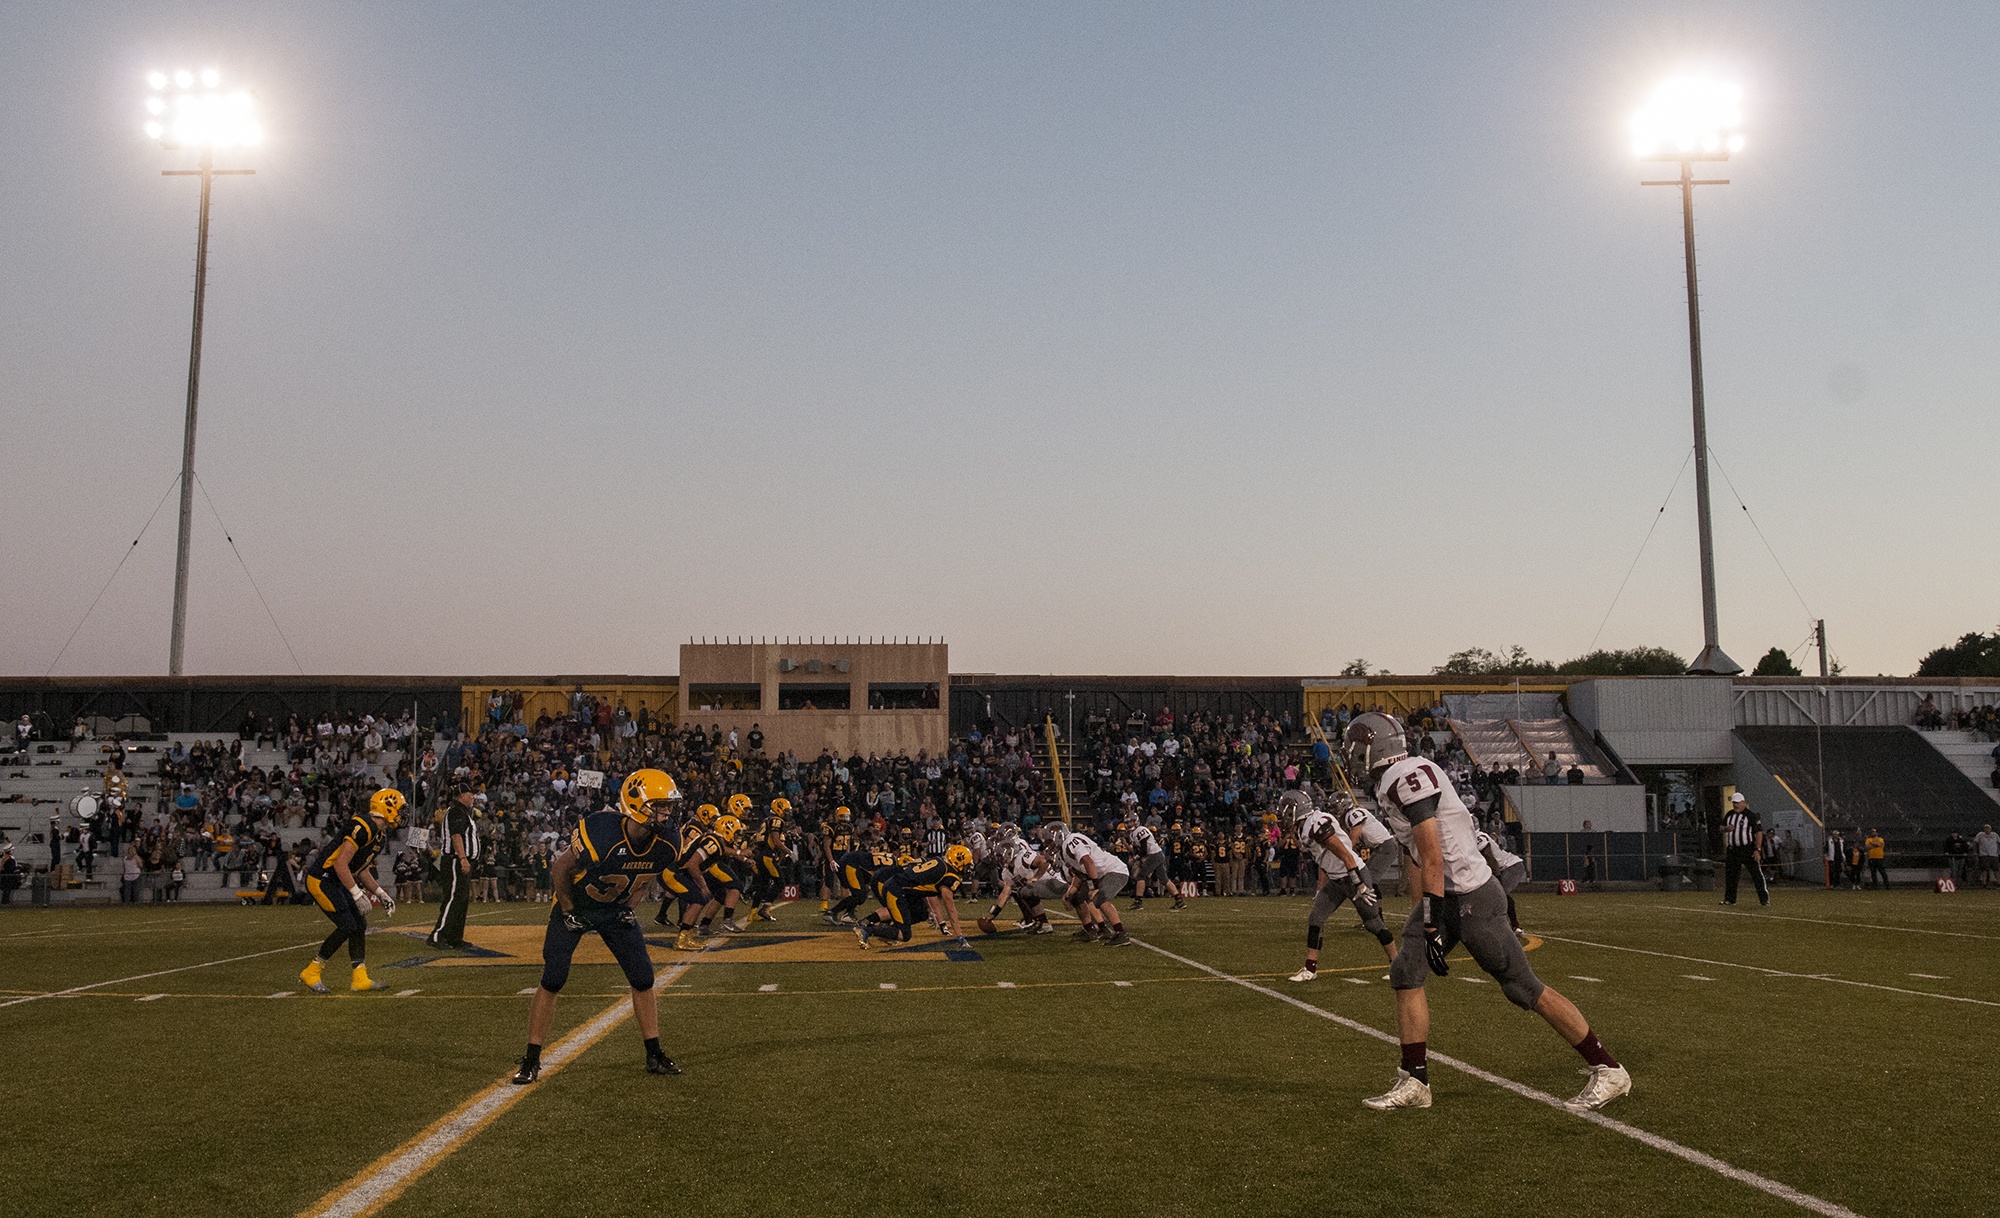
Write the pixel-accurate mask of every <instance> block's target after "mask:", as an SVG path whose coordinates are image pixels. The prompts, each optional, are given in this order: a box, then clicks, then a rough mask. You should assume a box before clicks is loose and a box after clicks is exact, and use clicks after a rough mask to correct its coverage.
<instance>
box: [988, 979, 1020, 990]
mask: <svg viewBox="0 0 2000 1218" xmlns="http://www.w3.org/2000/svg"><path fill="white" fill-rule="evenodd" d="M993 985H994V988H996V989H1002V990H1011V989H1013V988H1015V987H1014V983H1013V982H1011V981H996V982H994V983H993Z"/></svg>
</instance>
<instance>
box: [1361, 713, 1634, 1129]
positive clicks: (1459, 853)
mask: <svg viewBox="0 0 2000 1218" xmlns="http://www.w3.org/2000/svg"><path fill="white" fill-rule="evenodd" d="M1344 752H1345V755H1346V761H1347V765H1348V772H1349V773H1350V774H1351V775H1353V776H1354V779H1355V781H1357V782H1359V781H1361V779H1362V778H1363V777H1364V776H1365V777H1366V779H1367V780H1368V782H1369V784H1370V786H1371V787H1372V788H1373V790H1374V792H1375V802H1376V807H1377V808H1378V809H1379V810H1380V811H1381V813H1382V815H1383V818H1384V819H1385V820H1387V821H1388V823H1389V828H1390V829H1392V830H1393V831H1394V832H1395V834H1396V838H1397V840H1398V841H1400V842H1401V843H1402V844H1403V846H1404V848H1405V850H1406V851H1407V852H1408V858H1407V860H1406V865H1407V866H1409V867H1410V868H1413V869H1414V870H1413V872H1412V874H1413V876H1414V878H1415V879H1417V881H1418V886H1417V904H1416V908H1415V909H1413V910H1411V911H1410V919H1409V921H1408V922H1407V923H1405V924H1404V926H1403V951H1402V952H1401V953H1400V954H1398V955H1397V957H1396V959H1395V961H1394V962H1393V963H1391V964H1390V965H1389V984H1390V985H1391V987H1393V988H1394V989H1395V991H1396V1029H1397V1032H1398V1034H1399V1035H1398V1040H1399V1041H1400V1042H1401V1044H1402V1049H1403V1062H1402V1066H1401V1067H1400V1068H1399V1069H1398V1070H1397V1071H1396V1085H1395V1086H1393V1087H1391V1088H1389V1090H1388V1091H1386V1092H1384V1093H1383V1094H1381V1095H1377V1096H1371V1097H1370V1098H1368V1099H1365V1100H1363V1101H1361V1102H1362V1103H1363V1104H1365V1105H1367V1106H1368V1107H1370V1108H1374V1109H1377V1110H1378V1111H1386V1110H1388V1109H1393V1108H1428V1107H1430V1106H1431V1087H1430V1070H1429V1059H1428V1055H1427V1050H1428V1046H1429V1042H1430V1026H1431V1012H1430V1004H1429V1002H1427V1001H1426V1000H1425V998H1424V982H1425V981H1426V980H1428V979H1429V978H1428V977H1427V975H1426V970H1427V969H1428V971H1429V972H1431V973H1436V974H1437V975H1438V976H1440V977H1442V976H1445V975H1446V974H1448V973H1449V972H1450V971H1451V969H1450V966H1449V965H1448V964H1446V963H1445V956H1446V954H1447V953H1449V952H1450V951H1451V949H1452V947H1453V946H1454V945H1455V944H1458V943H1463V944H1465V947H1466V950H1467V951H1469V952H1471V953H1472V958H1473V960H1474V961H1475V962H1477V963H1478V965H1479V967H1480V968H1482V969H1484V970H1486V972H1487V973H1488V974H1489V975H1491V976H1492V978H1493V979H1494V980H1495V981H1498V982H1499V983H1500V990H1501V992H1502V993H1504V994H1505V995H1506V996H1507V998H1508V1001H1510V1002H1512V1003H1514V1005H1516V1006H1518V1007H1520V1008H1522V1009H1523V1010H1528V1011H1533V1012H1534V1013H1535V1014H1537V1015H1540V1016H1541V1017H1542V1018H1543V1019H1544V1020H1547V1021H1548V1025H1549V1027H1551V1028H1553V1029H1555V1031H1556V1034H1557V1035H1559V1036H1561V1037H1562V1038H1563V1041H1564V1043H1566V1044H1568V1045H1569V1046H1570V1047H1572V1048H1574V1049H1575V1050H1576V1051H1577V1053H1578V1054H1579V1055H1581V1056H1582V1058H1583V1060H1584V1061H1585V1062H1586V1063H1588V1069H1587V1070H1585V1071H1584V1073H1586V1074H1588V1075H1589V1076H1590V1080H1589V1081H1588V1082H1587V1083H1585V1084H1584V1087H1583V1090H1582V1091H1580V1092H1578V1093H1577V1094H1576V1096H1575V1097H1574V1098H1572V1099H1570V1100H1569V1101H1568V1102H1567V1103H1565V1105H1564V1107H1566V1108H1569V1109H1570V1110H1572V1111H1576V1112H1582V1111H1586V1110H1588V1109H1593V1108H1601V1107H1603V1106H1604V1105H1605V1104H1607V1103H1609V1102H1610V1101H1612V1100H1614V1099H1616V1098H1618V1097H1619V1096H1621V1095H1624V1094H1626V1093H1627V1092H1629V1091H1631V1090H1632V1076H1631V1075H1630V1074H1629V1073H1627V1072H1626V1070H1625V1067H1623V1066H1621V1065H1619V1064H1618V1062H1617V1060H1616V1059H1615V1058H1613V1057H1612V1056H1611V1054H1610V1053H1609V1052H1607V1051H1606V1050H1605V1048H1604V1046H1603V1045H1602V1044H1600V1043H1598V1039H1597V1034H1596V1033H1594V1032H1592V1031H1591V1030H1590V1023H1589V1022H1588V1021H1587V1020H1585V1019H1584V1017H1583V1013H1582V1012H1581V1011H1578V1010H1577V1009H1576V1004H1574V1003H1572V1002H1571V1001H1570V1000H1569V999H1567V998H1564V997H1563V996H1562V995H1561V994H1558V993H1556V992H1555V991H1554V990H1553V989H1550V988H1549V987H1548V986H1547V985H1545V984H1543V982H1542V980H1541V978H1539V977H1537V976H1535V970H1534V969H1533V968H1531V967H1529V965H1528V957H1527V955H1526V953H1524V952H1523V951H1522V950H1521V943H1520V941H1519V940H1518V939H1516V938H1515V937H1514V932H1513V929H1512V928H1511V927H1509V926H1508V925H1507V894H1506V891H1505V890H1504V889H1503V888H1502V887H1501V886H1500V881H1499V880H1498V879H1496V878H1495V877H1494V875H1493V870H1492V868H1491V867H1489V866H1488V865H1487V862H1486V858H1485V855H1484V854H1483V853H1482V852H1481V851H1480V848H1479V830H1478V827H1477V826H1476V825H1475V824H1474V823H1473V820H1472V814H1471V812H1469V811H1467V810H1466V807H1465V804H1464V802H1463V801H1462V800H1460V799H1459V797H1458V792H1456V791H1455V790H1453V789H1452V785H1451V780H1450V779H1449V778H1447V777H1446V776H1445V775H1444V773H1443V771H1441V770H1439V769H1438V767H1437V765H1436V763H1434V762H1431V761H1427V760H1425V759H1423V758H1421V757H1412V756H1410V755H1409V747H1408V745H1407V744H1406V743H1405V739H1404V735H1403V725H1402V724H1400V723H1398V722H1396V720H1394V719H1392V718H1390V717H1389V716H1387V715H1384V714H1381V713H1379V712H1374V711H1371V712H1369V713H1367V714H1364V715H1357V716H1356V717H1355V718H1354V719H1353V721H1352V722H1350V723H1349V724H1348V725H1347V733H1346V747H1345V749H1344Z"/></svg>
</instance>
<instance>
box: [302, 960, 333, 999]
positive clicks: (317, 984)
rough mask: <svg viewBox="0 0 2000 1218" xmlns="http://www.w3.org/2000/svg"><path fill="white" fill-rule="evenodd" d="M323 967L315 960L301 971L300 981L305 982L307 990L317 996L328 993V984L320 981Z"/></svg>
mask: <svg viewBox="0 0 2000 1218" xmlns="http://www.w3.org/2000/svg"><path fill="white" fill-rule="evenodd" d="M323 967H324V966H323V965H321V964H320V962H319V961H317V960H315V961H313V962H312V963H311V964H308V965H306V966H305V967H304V968H302V969H300V970H299V980H300V981H303V982H305V983H306V988H307V989H309V990H311V991H312V992H313V993H315V994H324V993H326V992H327V991H326V982H324V981H322V980H321V979H320V971H321V969H322V968H323Z"/></svg>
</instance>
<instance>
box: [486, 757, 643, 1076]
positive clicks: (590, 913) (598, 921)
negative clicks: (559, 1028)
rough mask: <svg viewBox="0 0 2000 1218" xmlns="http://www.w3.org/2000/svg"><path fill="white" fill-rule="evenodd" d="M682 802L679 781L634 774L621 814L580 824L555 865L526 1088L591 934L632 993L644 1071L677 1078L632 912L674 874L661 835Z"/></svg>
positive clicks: (525, 1059) (532, 1008)
mask: <svg viewBox="0 0 2000 1218" xmlns="http://www.w3.org/2000/svg"><path fill="white" fill-rule="evenodd" d="M679 798H680V791H679V790H678V789H677V788H676V787H675V786H674V780H673V779H671V778H669V777H667V775H666V774H664V773H662V772H661V771H659V770H634V771H633V772H632V775H631V776H630V777H629V778H627V779H626V780H625V783H624V785H623V786H621V787H620V788H619V789H618V806H619V810H618V811H616V812H611V811H604V812H593V813H591V814H590V815H589V816H586V817H584V818H583V820H582V821H581V822H579V823H578V825H577V827H576V832H575V833H573V834H571V835H570V841H569V845H567V846H565V847H563V850H562V853H560V854H558V855H557V856H556V859H555V862H554V863H553V864H551V866H550V869H549V870H550V874H551V876H552V877H553V880H554V884H555V902H554V904H553V906H552V907H551V908H550V910H549V928H548V931H547V933H545V934H544V935H543V937H542V983H541V986H540V988H538V989H537V990H536V991H535V997H534V999H533V1001H532V1002H531V1003H530V1005H529V1007H528V1048H527V1052H525V1053H523V1054H522V1055H521V1068H520V1070H519V1071H517V1072H516V1073H515V1075H514V1082H515V1083H516V1084H517V1085H523V1086H525V1085H526V1084H528V1083H532V1082H534V1081H535V1080H536V1079H537V1078H540V1077H541V1073H542V1045H543V1044H545V1043H546V1042H547V1040H548V1036H549V1026H550V1024H552V1023H553V1022H554V1021H555V1016H556V995H557V994H559V993H561V992H562V988H563V986H564V985H565V984H566V983H568V981H569V962H570V957H571V956H573V955H574V954H575V953H576V945H577V944H578V943H581V942H582V941H583V937H584V936H585V935H587V934H591V933H593V932H594V933H595V934H596V935H597V937H598V938H600V939H602V940H603V941H604V946H606V947H608V948H610V949H611V955H612V958H613V959H615V960H617V961H618V967H619V968H621V969H623V970H624V971H625V981H626V984H628V985H630V986H631V987H632V1014H633V1015H634V1016H636V1017H637V1018H638V1021H639V1034H640V1035H641V1036H643V1037H645V1039H646V1073H648V1074H679V1073H680V1072H681V1069H680V1067H679V1066H676V1065H675V1064H674V1061H673V1059H672V1058H670V1057H668V1056H667V1055H666V1053H665V1051H663V1050H662V1049H661V1048H660V1010H659V1002H658V999H657V997H656V996H655V995H654V993H653V961H652V958H651V957H650V956H648V955H647V954H646V936H645V934H644V932H642V931H641V930H640V929H639V918H638V915H636V914H635V913H633V912H632V910H633V906H635V905H637V904H638V902H639V898H640V896H641V895H642V894H643V893H644V892H645V891H646V890H647V889H648V888H650V887H651V881H652V880H653V879H654V878H655V877H658V876H661V875H664V874H666V873H668V872H669V871H671V870H672V868H673V865H674V846H673V843H672V842H670V841H668V840H667V839H666V836H665V835H664V834H662V833H660V832H658V830H657V829H656V827H655V826H656V824H664V823H665V821H666V817H667V814H668V812H669V811H670V810H671V808H672V807H673V801H674V800H677V799H679Z"/></svg>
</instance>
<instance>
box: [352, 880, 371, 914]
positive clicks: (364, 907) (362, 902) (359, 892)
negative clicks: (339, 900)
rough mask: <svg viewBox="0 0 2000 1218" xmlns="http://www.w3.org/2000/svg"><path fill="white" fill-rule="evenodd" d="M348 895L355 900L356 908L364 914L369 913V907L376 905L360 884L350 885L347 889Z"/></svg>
mask: <svg viewBox="0 0 2000 1218" xmlns="http://www.w3.org/2000/svg"><path fill="white" fill-rule="evenodd" d="M347 895H348V896H350V897H353V898H354V906H355V908H357V909H359V910H360V911H361V912H362V913H367V912H368V907H369V906H370V905H372V904H374V901H373V900H372V899H371V898H370V897H369V895H368V892H367V890H366V889H364V888H362V887H361V885H359V884H353V885H349V887H348V889H347Z"/></svg>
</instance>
